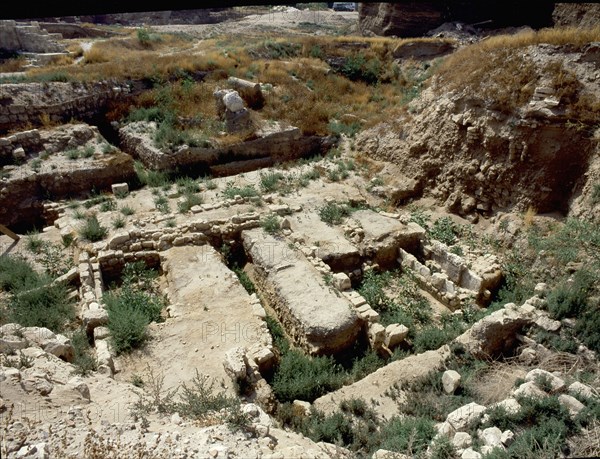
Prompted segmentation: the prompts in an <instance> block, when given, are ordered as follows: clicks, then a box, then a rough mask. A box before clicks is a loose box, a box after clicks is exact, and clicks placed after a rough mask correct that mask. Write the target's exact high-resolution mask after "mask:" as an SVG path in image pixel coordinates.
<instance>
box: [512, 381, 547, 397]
mask: <svg viewBox="0 0 600 459" xmlns="http://www.w3.org/2000/svg"><path fill="white" fill-rule="evenodd" d="M513 394H514V396H515V397H520V396H524V397H535V398H544V397H547V396H548V394H546V392H544V391H543V390H541V389H540V388H539V387H538V386H536V384H535V383H534V382H533V381H529V382H526V383H523V384H521V385H520V386H519V387H518V388H517V389H516V390H515V391H514V392H513Z"/></svg>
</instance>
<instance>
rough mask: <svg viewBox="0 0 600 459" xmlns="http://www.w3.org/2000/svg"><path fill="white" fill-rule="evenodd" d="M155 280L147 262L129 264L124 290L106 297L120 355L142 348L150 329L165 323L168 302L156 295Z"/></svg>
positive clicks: (114, 339) (112, 331)
mask: <svg viewBox="0 0 600 459" xmlns="http://www.w3.org/2000/svg"><path fill="white" fill-rule="evenodd" d="M154 277H155V273H154V272H153V271H150V270H147V269H146V268H145V264H144V263H143V262H139V263H133V264H127V265H126V266H125V268H124V270H123V286H122V287H121V289H120V290H119V291H115V292H108V293H107V294H105V295H104V297H103V300H104V303H105V304H106V310H107V312H108V329H109V330H110V335H111V342H112V345H113V349H114V351H115V352H116V353H117V354H122V353H124V352H129V351H131V350H132V349H135V348H137V347H139V346H141V345H142V344H143V343H144V341H145V340H146V338H147V335H146V328H147V325H148V324H149V323H150V322H159V321H161V320H162V317H161V311H162V309H163V308H164V306H165V300H164V298H162V297H160V296H158V295H156V294H155V291H154V290H155V289H154V287H153V285H152V282H153V279H154Z"/></svg>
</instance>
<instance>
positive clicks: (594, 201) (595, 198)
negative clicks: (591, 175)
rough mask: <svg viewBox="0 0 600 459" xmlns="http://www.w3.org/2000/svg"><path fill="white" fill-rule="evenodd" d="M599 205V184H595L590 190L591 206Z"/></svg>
mask: <svg viewBox="0 0 600 459" xmlns="http://www.w3.org/2000/svg"><path fill="white" fill-rule="evenodd" d="M598 203H600V183H596V184H595V185H594V188H593V189H592V205H594V206H595V205H596V204H598Z"/></svg>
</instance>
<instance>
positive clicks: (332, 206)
mask: <svg viewBox="0 0 600 459" xmlns="http://www.w3.org/2000/svg"><path fill="white" fill-rule="evenodd" d="M318 213H319V218H321V220H322V221H324V222H325V223H327V224H328V225H339V224H341V223H342V221H343V219H344V218H345V217H347V216H349V215H350V214H351V211H350V209H349V208H348V206H346V205H341V204H337V203H335V202H328V203H327V204H325V205H324V206H323V207H321V208H319V209H318Z"/></svg>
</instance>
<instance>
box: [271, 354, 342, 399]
mask: <svg viewBox="0 0 600 459" xmlns="http://www.w3.org/2000/svg"><path fill="white" fill-rule="evenodd" d="M343 382H344V375H343V373H342V372H341V369H340V367H339V366H338V365H337V364H336V363H335V361H334V360H333V358H332V357H325V356H319V357H309V356H306V355H304V354H303V353H302V352H301V351H298V350H290V351H289V352H287V353H285V354H284V355H283V357H282V359H281V363H280V365H279V367H278V368H277V371H276V372H275V375H274V377H273V383H272V386H273V392H274V393H275V395H276V397H277V399H278V400H280V401H283V402H292V401H294V400H296V399H298V400H306V401H309V402H312V401H313V400H315V399H316V398H318V397H320V396H321V395H323V394H326V393H327V392H331V391H332V390H336V389H339V388H340V387H341V386H342V384H343Z"/></svg>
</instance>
